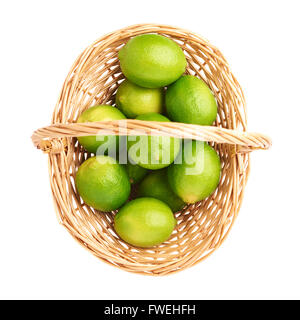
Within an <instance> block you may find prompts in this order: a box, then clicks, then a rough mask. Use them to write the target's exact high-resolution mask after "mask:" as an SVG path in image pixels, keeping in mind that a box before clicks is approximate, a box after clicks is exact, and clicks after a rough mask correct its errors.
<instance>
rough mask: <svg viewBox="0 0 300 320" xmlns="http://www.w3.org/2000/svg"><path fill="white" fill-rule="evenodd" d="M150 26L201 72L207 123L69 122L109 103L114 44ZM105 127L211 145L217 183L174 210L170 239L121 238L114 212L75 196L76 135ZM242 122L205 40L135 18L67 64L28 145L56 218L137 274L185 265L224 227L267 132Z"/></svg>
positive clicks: (241, 105) (218, 59) (236, 89)
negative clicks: (134, 241) (45, 121)
mask: <svg viewBox="0 0 300 320" xmlns="http://www.w3.org/2000/svg"><path fill="white" fill-rule="evenodd" d="M144 33H157V34H161V35H164V36H166V37H170V38H171V39H173V40H174V41H175V42H177V43H178V44H179V46H181V48H182V49H183V51H184V54H185V56H186V59H187V62H188V65H187V68H186V74H190V75H195V76H197V77H199V78H201V79H203V80H204V81H205V82H206V83H207V84H208V86H209V87H210V89H211V90H212V91H213V93H214V95H215V97H216V99H217V102H218V116H217V120H216V122H215V124H214V126H198V125H190V124H184V123H175V122H170V123H163V122H147V121H138V120H131V119H128V120H122V121H121V125H119V124H120V122H119V121H105V122H93V123H82V124H77V123H75V122H76V120H77V118H78V116H79V115H80V114H81V113H82V112H83V111H84V110H86V109H87V108H88V107H90V106H93V105H96V104H112V105H114V101H115V93H116V90H117V88H118V86H119V85H120V83H121V82H122V80H123V79H124V76H123V74H122V73H121V69H120V65H119V60H118V51H119V50H120V49H121V48H122V47H123V46H124V44H126V42H127V41H128V40H129V39H130V38H131V37H133V36H136V35H140V34H144ZM101 129H107V130H110V131H113V132H114V133H115V134H117V135H128V134H129V131H130V130H132V129H135V130H143V132H146V133H147V134H150V133H151V134H152V135H168V136H174V137H181V138H189V139H196V140H201V141H208V142H209V143H210V144H211V145H212V146H213V147H214V148H215V149H216V151H217V152H218V154H219V156H220V158H221V162H222V175H221V180H220V184H219V186H218V188H217V190H216V191H215V192H214V193H213V194H212V195H211V196H210V197H208V198H207V199H205V200H203V201H201V202H198V203H195V204H192V205H187V206H186V207H185V208H184V209H183V210H182V211H181V212H177V213H176V214H175V216H176V219H177V222H178V223H177V227H176V229H175V230H174V232H173V234H172V236H171V237H170V239H169V240H168V241H166V242H164V243H163V244H161V245H159V246H157V247H153V248H150V249H144V248H137V247H133V246H130V245H128V244H127V243H125V242H124V241H123V240H121V239H120V238H119V237H118V235H117V234H116V233H115V232H114V228H113V217H114V214H115V213H116V212H110V213H107V212H99V211H96V210H94V209H93V208H91V207H89V206H87V205H86V204H84V203H83V201H82V200H81V198H80V196H79V194H78V193H77V190H76V188H75V185H74V177H75V174H76V171H77V169H78V167H79V165H80V164H81V163H82V162H83V161H84V160H85V159H87V158H88V157H89V156H90V155H89V154H88V153H86V152H85V151H84V150H83V148H82V147H81V146H80V145H79V144H78V141H77V139H76V137H77V136H87V135H96V134H97V133H98V132H99V130H101ZM246 130H247V120H246V110H245V100H244V95H243V92H242V89H241V87H240V85H239V83H238V82H237V80H236V79H235V77H234V76H233V74H232V73H231V71H230V69H229V66H228V63H227V61H226V60H225V58H224V57H223V55H222V53H221V52H220V51H219V50H218V49H217V48H216V47H214V46H213V45H211V44H210V43H209V42H208V41H207V40H205V39H203V38H202V37H200V36H198V35H197V34H194V33H192V32H190V31H186V30H183V29H179V28H175V27H171V26H164V25H154V24H141V25H135V26H131V27H127V28H124V29H121V30H118V31H115V32H112V33H110V34H107V35H105V36H103V37H102V38H100V39H99V40H97V41H95V42H94V43H93V44H91V45H90V46H89V47H88V48H86V50H84V52H83V53H82V54H81V55H80V56H79V57H78V58H77V60H76V61H75V63H74V64H73V66H72V68H71V70H70V72H69V74H68V76H67V78H66V80H65V82H64V85H63V88H62V90H61V93H60V96H59V99H58V102H57V104H56V107H55V109H54V113H53V117H52V125H51V126H48V127H45V128H41V129H38V130H37V131H35V132H34V134H33V136H32V140H33V143H34V145H35V146H36V147H37V148H39V149H42V150H43V151H44V152H46V153H48V158H49V172H50V183H51V189H52V193H53V198H54V204H55V208H56V212H57V217H58V220H59V222H60V223H61V224H62V225H63V226H64V227H65V228H66V229H67V230H68V231H69V233H70V234H71V235H72V236H73V237H74V238H75V239H76V240H77V241H78V242H79V243H80V244H81V245H82V246H83V247H85V248H86V249H88V250H89V251H90V252H91V253H93V254H94V255H95V256H96V257H98V258H99V259H101V260H102V261H104V262H106V263H108V264H111V265H114V266H116V267H118V268H121V269H123V270H126V271H129V272H134V273H139V274H145V275H167V274H171V273H175V272H178V271H180V270H183V269H185V268H188V267H191V266H193V265H195V264H197V263H198V262H200V261H202V260H203V259H204V258H206V257H207V256H209V255H210V254H211V253H212V252H214V251H215V250H216V249H217V248H218V247H219V246H220V245H221V244H222V242H223V241H224V239H225V238H226V236H227V235H228V233H229V231H230V229H231V227H232V225H233V223H234V221H235V219H236V217H237V214H238V212H239V209H240V206H241V203H242V199H243V194H244V189H245V185H246V182H247V178H248V174H249V153H250V152H251V151H252V150H255V149H268V148H269V147H270V145H271V141H270V139H269V138H268V137H267V136H264V135H262V134H258V133H249V132H247V131H246Z"/></svg>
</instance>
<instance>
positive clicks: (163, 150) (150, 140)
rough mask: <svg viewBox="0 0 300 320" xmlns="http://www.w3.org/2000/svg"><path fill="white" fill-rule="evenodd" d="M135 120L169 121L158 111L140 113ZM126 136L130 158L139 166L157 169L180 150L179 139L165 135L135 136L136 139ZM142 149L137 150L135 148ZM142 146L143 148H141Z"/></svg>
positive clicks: (163, 166)
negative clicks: (139, 147)
mask: <svg viewBox="0 0 300 320" xmlns="http://www.w3.org/2000/svg"><path fill="white" fill-rule="evenodd" d="M136 119H137V120H144V121H162V122H170V120H169V119H168V118H166V117H165V116H163V115H161V114H158V113H147V114H143V115H140V116H138V117H137V118H136ZM130 139H133V138H130V137H128V142H127V148H128V155H129V156H130V158H131V159H132V160H133V161H134V162H135V163H136V164H138V165H139V166H141V167H143V168H145V169H150V170H158V169H162V168H165V167H167V166H169V165H170V164H171V163H172V162H173V161H174V159H175V158H176V156H177V154H178V153H179V150H180V139H177V138H171V137H167V136H137V137H136V141H132V140H130ZM139 145H140V146H141V147H142V149H141V150H140V151H137V150H136V148H137V147H138V146H139ZM143 146H144V148H143Z"/></svg>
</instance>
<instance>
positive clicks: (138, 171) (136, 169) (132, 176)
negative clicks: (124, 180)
mask: <svg viewBox="0 0 300 320" xmlns="http://www.w3.org/2000/svg"><path fill="white" fill-rule="evenodd" d="M125 169H126V171H127V174H128V177H129V181H130V183H132V184H136V183H139V182H140V181H141V180H142V179H143V178H144V177H145V176H146V175H147V173H148V172H149V171H148V170H147V169H145V168H142V167H140V166H138V165H137V164H132V163H130V162H129V161H128V163H127V164H126V165H125Z"/></svg>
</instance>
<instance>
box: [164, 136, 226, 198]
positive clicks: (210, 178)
mask: <svg viewBox="0 0 300 320" xmlns="http://www.w3.org/2000/svg"><path fill="white" fill-rule="evenodd" d="M188 148H190V150H191V152H187V149H188ZM176 162H177V160H176ZM220 175H221V162H220V158H219V156H218V154H217V152H216V151H215V150H214V149H213V148H212V147H211V146H209V145H208V144H207V143H204V142H200V141H190V142H189V143H187V145H186V146H185V147H184V148H183V157H182V163H181V164H175V163H174V164H172V165H171V166H170V167H169V168H168V181H169V185H170V186H171V188H172V190H173V191H174V193H175V194H177V195H178V196H179V197H180V198H181V199H182V200H183V201H184V202H186V203H195V202H198V201H200V200H203V199H205V198H206V197H208V196H209V195H210V194H212V193H213V192H214V191H215V189H216V188H217V186H218V184H219V181H220Z"/></svg>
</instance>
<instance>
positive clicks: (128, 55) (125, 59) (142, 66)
mask: <svg viewBox="0 0 300 320" xmlns="http://www.w3.org/2000/svg"><path fill="white" fill-rule="evenodd" d="M119 59H120V65H121V69H122V72H123V73H124V75H125V77H126V78H128V79H129V80H130V81H131V82H133V83H135V84H137V85H139V86H141V87H146V88H159V87H164V86H167V85H169V84H170V83H172V82H174V81H175V80H177V79H178V78H179V77H180V76H181V75H182V74H183V73H184V71H185V68H186V64H187V63H186V59H185V56H184V53H183V51H182V49H181V48H180V47H179V45H178V44H177V43H176V42H174V41H173V40H171V39H169V38H167V37H164V36H161V35H157V34H143V35H139V36H136V37H134V38H131V39H130V40H129V41H128V42H127V44H126V45H125V46H124V47H123V48H122V49H121V50H120V52H119Z"/></svg>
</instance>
